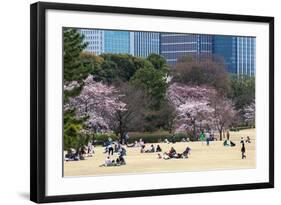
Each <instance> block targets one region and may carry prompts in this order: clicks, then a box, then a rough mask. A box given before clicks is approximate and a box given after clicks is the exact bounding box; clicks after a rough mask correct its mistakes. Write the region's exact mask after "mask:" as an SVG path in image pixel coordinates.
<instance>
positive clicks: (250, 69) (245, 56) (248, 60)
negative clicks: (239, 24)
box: [237, 37, 256, 76]
mask: <svg viewBox="0 0 281 205" xmlns="http://www.w3.org/2000/svg"><path fill="white" fill-rule="evenodd" d="M255 71H256V38H254V37H237V74H238V75H248V76H254V75H255Z"/></svg>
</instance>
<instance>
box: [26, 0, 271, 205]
mask: <svg viewBox="0 0 281 205" xmlns="http://www.w3.org/2000/svg"><path fill="white" fill-rule="evenodd" d="M30 19H31V36H30V45H31V82H30V83H31V90H30V93H31V100H30V102H31V105H30V109H31V114H30V118H31V123H30V132H31V139H30V144H31V146H30V147H31V152H30V160H31V167H30V193H31V194H30V198H31V200H32V201H34V202H37V203H44V202H60V201H75V200H97V199H109V198H122V197H140V196H154V195H168V194H186V193H197V192H213V191H229V190H244V189H259V188H273V187H274V18H273V17H265V16H248V15H232V14H231V15H230V14H216V13H202V12H187V11H173V10H156V9H142V8H126V7H109V6H96V5H80V4H63V3H47V2H44V3H43V2H39V3H35V4H32V5H31V18H30Z"/></svg>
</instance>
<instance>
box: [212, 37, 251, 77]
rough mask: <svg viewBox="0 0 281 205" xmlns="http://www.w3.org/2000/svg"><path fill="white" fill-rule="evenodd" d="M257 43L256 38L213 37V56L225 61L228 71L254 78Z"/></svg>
mask: <svg viewBox="0 0 281 205" xmlns="http://www.w3.org/2000/svg"><path fill="white" fill-rule="evenodd" d="M255 50H256V41H255V38H254V37H237V36H219V35H216V36H214V37H213V54H215V55H217V56H220V57H222V58H223V59H224V62H225V64H226V68H227V71H228V72H230V73H236V74H238V75H248V76H254V75H255V69H256V63H255V61H256V59H255Z"/></svg>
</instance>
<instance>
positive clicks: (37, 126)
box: [30, 2, 274, 203]
mask: <svg viewBox="0 0 281 205" xmlns="http://www.w3.org/2000/svg"><path fill="white" fill-rule="evenodd" d="M48 9H53V10H67V11H85V12H103V13H122V14H137V15H151V16H163V17H164V16H168V17H181V18H194V19H215V20H229V21H231V20H234V21H247V22H262V23H267V24H268V25H269V51H268V52H269V122H268V123H269V181H268V182H263V183H249V184H238V185H237V184H236V185H234V184H233V185H232V184H230V185H220V186H203V187H192V188H171V189H157V190H141V191H126V192H109V193H90V194H75V195H60V196H46V190H45V185H46V180H45V176H46V165H45V157H46V154H45V151H46V147H45V146H46V135H45V134H46V127H45V123H46V119H45V116H46V93H45V90H46V80H45V73H46V68H45V63H46V59H45V48H46V47H45V39H46V29H45V26H46V10H48ZM30 65H31V68H30V199H31V201H34V202H37V203H45V202H62V201H76V200H97V199H109V198H124V197H142V196H155V195H170V194H187V193H198V192H218V191H231V190H245V189H262V188H273V187H274V18H273V17H265V16H248V15H230V14H218V13H202V12H187V11H173V10H156V9H144V8H126V7H111V6H97V5H82V4H65V3H47V2H38V3H34V4H32V5H31V7H30Z"/></svg>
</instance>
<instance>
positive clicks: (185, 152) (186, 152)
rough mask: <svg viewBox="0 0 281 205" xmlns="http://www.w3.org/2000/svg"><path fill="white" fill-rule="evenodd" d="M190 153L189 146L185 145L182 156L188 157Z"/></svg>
mask: <svg viewBox="0 0 281 205" xmlns="http://www.w3.org/2000/svg"><path fill="white" fill-rule="evenodd" d="M190 153H191V149H190V147H186V148H185V150H184V151H183V153H182V157H184V158H188V155H190Z"/></svg>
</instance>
